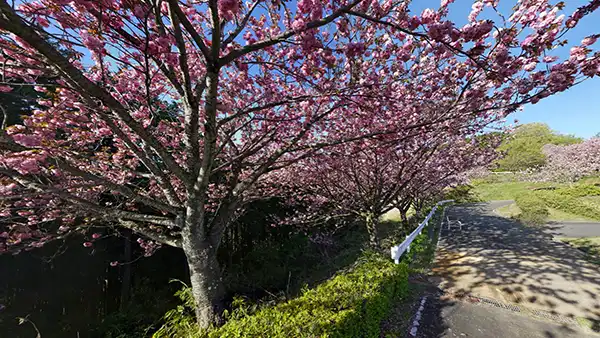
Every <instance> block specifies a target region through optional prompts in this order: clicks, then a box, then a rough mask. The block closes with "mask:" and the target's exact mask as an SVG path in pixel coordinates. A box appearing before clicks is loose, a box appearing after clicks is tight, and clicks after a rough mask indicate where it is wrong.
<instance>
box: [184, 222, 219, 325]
mask: <svg viewBox="0 0 600 338" xmlns="http://www.w3.org/2000/svg"><path fill="white" fill-rule="evenodd" d="M216 249H217V248H216V246H215V245H214V244H213V243H211V242H210V241H209V240H207V239H203V238H202V237H200V236H196V234H194V232H189V231H186V233H185V234H184V236H183V251H184V252H185V255H186V258H187V262H188V267H189V270H190V281H191V287H192V294H193V296H194V301H195V305H196V320H197V321H198V325H199V326H200V327H202V328H206V327H209V326H210V325H212V324H219V322H220V316H221V314H222V311H223V297H224V295H225V288H224V286H223V278H222V276H221V270H220V267H219V263H218V262H217V253H216Z"/></svg>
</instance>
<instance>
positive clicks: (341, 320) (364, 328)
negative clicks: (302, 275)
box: [209, 253, 408, 338]
mask: <svg viewBox="0 0 600 338" xmlns="http://www.w3.org/2000/svg"><path fill="white" fill-rule="evenodd" d="M407 278H408V268H407V266H406V264H400V265H395V264H393V262H391V261H390V260H389V259H388V258H387V257H383V256H381V255H378V254H374V253H368V254H365V255H364V256H363V257H361V258H360V259H359V261H358V262H357V265H356V266H355V267H354V268H353V269H352V270H351V271H350V272H347V273H343V274H339V275H337V276H335V277H334V278H332V279H330V280H329V281H327V282H325V283H323V284H321V285H319V286H317V287H316V288H314V289H308V290H305V291H304V293H303V294H302V295H301V296H300V297H298V298H295V299H292V300H290V301H288V302H286V303H283V304H280V305H277V306H275V307H268V308H264V309H261V310H259V311H257V312H256V313H255V314H253V315H251V316H246V317H243V318H240V319H236V320H230V321H228V322H227V323H226V324H225V325H224V326H222V327H220V328H219V329H217V330H215V331H213V332H211V333H210V334H209V337H211V338H212V337H286V338H287V337H379V330H380V324H381V321H382V320H383V319H384V318H385V317H386V315H387V313H388V311H389V310H390V309H391V307H392V305H393V302H394V301H395V300H397V299H398V298H399V297H401V296H403V295H405V294H406V292H407V286H408V279H407Z"/></svg>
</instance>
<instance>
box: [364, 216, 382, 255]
mask: <svg viewBox="0 0 600 338" xmlns="http://www.w3.org/2000/svg"><path fill="white" fill-rule="evenodd" d="M365 224H366V226H367V232H368V233H369V245H370V246H371V247H373V248H378V247H379V239H378V235H377V217H376V216H375V215H374V214H373V213H367V214H366V215H365Z"/></svg>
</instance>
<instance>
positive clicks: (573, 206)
mask: <svg viewBox="0 0 600 338" xmlns="http://www.w3.org/2000/svg"><path fill="white" fill-rule="evenodd" d="M536 194H537V196H539V198H541V199H542V200H543V201H544V203H545V205H547V206H548V207H550V208H554V209H558V210H562V211H565V212H568V213H571V214H575V215H580V216H585V217H589V218H593V219H598V220H600V208H599V207H598V206H597V205H595V204H592V203H588V202H586V201H582V200H581V199H579V198H576V197H573V195H570V194H564V193H562V194H561V193H560V191H558V190H557V191H538V192H537V193H536ZM574 196H579V195H577V194H574Z"/></svg>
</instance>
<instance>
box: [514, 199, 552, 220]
mask: <svg viewBox="0 0 600 338" xmlns="http://www.w3.org/2000/svg"><path fill="white" fill-rule="evenodd" d="M515 201H516V202H517V206H518V207H519V209H521V214H520V215H519V219H520V220H521V221H522V222H523V223H525V224H531V225H538V224H543V223H544V222H546V219H547V218H548V215H549V212H548V208H546V206H545V204H544V201H542V200H540V199H539V198H538V197H537V196H536V194H535V193H533V192H531V193H525V194H522V195H520V196H518V197H517V198H516V199H515Z"/></svg>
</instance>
